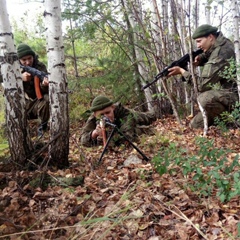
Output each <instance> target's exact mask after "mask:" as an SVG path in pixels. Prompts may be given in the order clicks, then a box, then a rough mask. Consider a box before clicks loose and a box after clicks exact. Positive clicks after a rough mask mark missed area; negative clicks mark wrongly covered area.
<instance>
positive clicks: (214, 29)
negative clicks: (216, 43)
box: [192, 24, 218, 39]
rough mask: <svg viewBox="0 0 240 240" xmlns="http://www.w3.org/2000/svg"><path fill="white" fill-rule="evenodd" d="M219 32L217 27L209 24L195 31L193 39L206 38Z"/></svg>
mask: <svg viewBox="0 0 240 240" xmlns="http://www.w3.org/2000/svg"><path fill="white" fill-rule="evenodd" d="M217 30H218V28H217V27H213V26H211V25H209V24H203V25H201V26H199V27H198V28H197V29H196V30H195V31H194V33H193V35H192V38H193V39H196V38H200V37H204V36H207V35H209V34H210V33H215V32H217Z"/></svg>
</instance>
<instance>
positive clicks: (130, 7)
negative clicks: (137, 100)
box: [123, 0, 153, 110]
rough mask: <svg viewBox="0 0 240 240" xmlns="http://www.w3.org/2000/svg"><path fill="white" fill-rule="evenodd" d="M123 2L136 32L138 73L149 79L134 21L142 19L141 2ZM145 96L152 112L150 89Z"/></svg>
mask: <svg viewBox="0 0 240 240" xmlns="http://www.w3.org/2000/svg"><path fill="white" fill-rule="evenodd" d="M123 1H124V5H125V7H126V9H127V11H128V16H129V22H130V24H131V27H132V29H133V31H134V33H133V36H134V42H135V45H134V50H135V54H136V58H137V61H138V71H139V73H140V75H141V78H142V79H148V78H149V74H148V71H147V67H146V65H145V63H144V56H143V53H142V52H141V49H140V48H139V46H138V42H139V34H140V32H139V31H137V21H135V20H134V19H138V18H139V17H141V16H140V13H141V10H140V6H139V2H137V1H129V0H123ZM136 14H138V15H136ZM144 94H145V97H146V99H147V105H148V110H152V109H153V106H152V105H151V102H152V101H153V98H152V94H151V91H150V89H149V88H146V89H145V90H144Z"/></svg>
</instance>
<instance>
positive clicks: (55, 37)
mask: <svg viewBox="0 0 240 240" xmlns="http://www.w3.org/2000/svg"><path fill="white" fill-rule="evenodd" d="M44 16H45V22H46V26H47V56H48V68H49V73H50V74H49V95H50V142H51V144H50V146H49V158H50V161H51V163H52V164H53V165H56V166H57V167H59V168H62V167H66V166H68V165H69V162H68V154H69V117H68V90H67V79H66V71H65V62H64V61H65V59H64V47H63V38H62V26H61V23H62V21H61V1H60V0H46V2H45V14H44Z"/></svg>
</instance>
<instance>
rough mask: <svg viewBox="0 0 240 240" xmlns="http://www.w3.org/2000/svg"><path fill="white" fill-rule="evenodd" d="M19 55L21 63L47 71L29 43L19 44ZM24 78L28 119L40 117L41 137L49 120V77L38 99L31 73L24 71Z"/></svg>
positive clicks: (41, 85)
mask: <svg viewBox="0 0 240 240" xmlns="http://www.w3.org/2000/svg"><path fill="white" fill-rule="evenodd" d="M17 55H18V58H19V61H20V64H21V65H23V66H29V67H33V68H36V69H38V70H40V71H42V72H45V73H47V68H46V66H45V65H44V64H43V63H42V62H40V61H39V60H38V56H37V55H36V53H35V52H34V51H33V50H32V49H31V48H30V47H29V46H28V45H27V44H24V43H21V44H19V45H18V47H17ZM22 80H23V88H24V94H25V101H26V111H27V116H28V119H37V118H39V119H40V121H41V123H40V125H39V127H38V136H39V137H40V136H42V135H43V133H44V131H46V130H47V125H48V120H49V96H48V79H47V78H44V80H43V81H42V82H41V83H40V89H41V93H42V95H43V98H42V99H38V98H37V96H36V92H35V87H34V79H33V76H32V75H31V74H30V73H28V72H24V71H23V72H22Z"/></svg>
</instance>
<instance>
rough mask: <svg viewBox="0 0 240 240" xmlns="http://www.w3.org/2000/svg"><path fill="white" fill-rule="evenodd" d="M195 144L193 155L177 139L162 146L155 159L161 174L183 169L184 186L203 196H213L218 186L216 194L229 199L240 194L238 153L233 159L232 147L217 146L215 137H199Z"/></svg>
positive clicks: (226, 199) (171, 173) (220, 197)
mask: <svg viewBox="0 0 240 240" xmlns="http://www.w3.org/2000/svg"><path fill="white" fill-rule="evenodd" d="M196 144H197V146H198V149H199V150H198V152H197V153H196V154H194V155H190V154H189V153H188V151H187V149H184V148H180V147H178V146H177V145H176V144H175V143H170V144H169V145H168V146H167V147H162V148H161V149H160V151H159V154H158V155H157V156H155V157H154V158H153V160H152V162H153V164H154V167H155V169H156V171H157V172H158V173H159V174H160V175H163V174H164V173H169V174H170V175H173V174H175V173H176V171H181V173H182V175H183V176H184V177H185V178H186V179H187V183H186V184H187V186H184V187H188V188H190V189H191V190H192V191H195V192H198V193H199V194H200V196H210V195H212V194H213V193H214V190H216V189H217V197H218V198H219V199H220V200H221V202H227V201H229V200H230V199H231V198H233V197H235V196H238V195H240V173H239V167H240V164H239V155H235V157H234V158H233V159H231V158H230V155H231V151H230V150H229V149H223V148H215V147H214V142H213V140H208V139H206V138H202V137H199V138H197V139H196ZM179 169H180V170H179Z"/></svg>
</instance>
